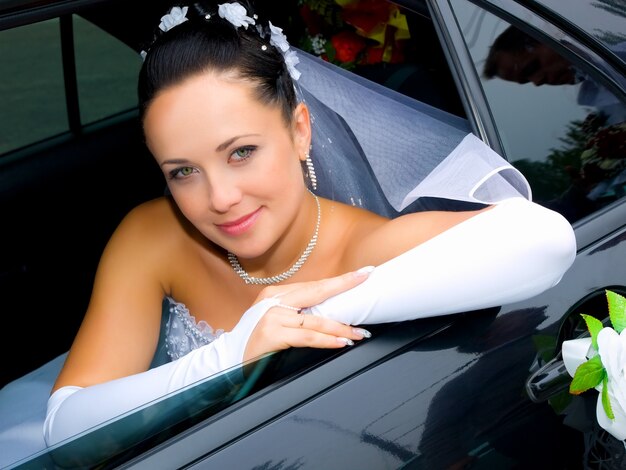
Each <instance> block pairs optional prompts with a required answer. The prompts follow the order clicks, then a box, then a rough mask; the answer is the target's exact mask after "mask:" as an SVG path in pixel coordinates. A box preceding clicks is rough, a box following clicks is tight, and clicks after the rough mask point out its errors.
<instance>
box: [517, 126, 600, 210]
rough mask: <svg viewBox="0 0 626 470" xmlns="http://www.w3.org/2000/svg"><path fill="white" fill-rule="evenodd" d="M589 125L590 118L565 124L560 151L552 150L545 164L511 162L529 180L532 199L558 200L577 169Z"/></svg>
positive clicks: (589, 128)
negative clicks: (565, 129) (565, 128)
mask: <svg viewBox="0 0 626 470" xmlns="http://www.w3.org/2000/svg"><path fill="white" fill-rule="evenodd" d="M591 130H592V126H590V122H589V119H585V120H575V121H572V122H570V123H569V124H568V125H567V131H566V132H565V136H564V137H560V138H559V140H560V141H561V143H562V146H561V147H560V148H551V149H550V153H549V154H548V156H547V157H546V159H545V160H544V161H530V160H528V159H521V160H517V161H515V162H513V165H514V166H515V167H516V168H517V169H518V170H520V171H521V172H522V173H523V174H524V176H526V178H527V179H528V181H530V183H531V186H532V188H533V198H534V199H535V200H537V201H547V200H550V199H553V198H555V197H558V196H559V195H560V194H561V193H563V192H564V191H565V190H566V189H567V188H568V187H569V185H570V184H571V183H572V174H573V173H577V172H578V171H579V170H580V166H581V162H580V155H581V154H582V153H583V151H584V150H585V148H586V145H587V141H588V140H589V137H590V134H591Z"/></svg>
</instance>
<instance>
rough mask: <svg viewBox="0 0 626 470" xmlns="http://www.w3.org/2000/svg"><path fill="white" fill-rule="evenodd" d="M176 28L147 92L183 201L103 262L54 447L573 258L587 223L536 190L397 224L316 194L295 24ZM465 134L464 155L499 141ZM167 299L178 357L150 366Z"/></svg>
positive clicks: (60, 389) (169, 173) (128, 234)
mask: <svg viewBox="0 0 626 470" xmlns="http://www.w3.org/2000/svg"><path fill="white" fill-rule="evenodd" d="M159 26H160V34H159V35H158V36H157V37H156V39H155V40H154V42H153V43H152V44H151V45H150V47H149V48H147V51H146V53H145V61H144V64H143V67H142V69H141V72H140V78H139V99H140V112H141V119H142V123H143V129H144V133H145V138H146V143H147V145H148V147H149V149H150V151H151V152H152V154H153V155H154V158H155V160H156V163H157V165H158V166H159V167H160V168H161V170H162V171H163V174H164V175H165V178H166V180H167V187H168V190H169V193H170V194H168V195H167V196H164V197H161V198H158V199H156V200H152V201H149V202H146V203H144V204H141V205H140V206H138V207H136V208H135V209H134V210H132V211H131V212H130V213H129V214H128V215H127V216H126V217H125V219H124V220H123V221H122V222H121V224H120V225H119V227H118V228H117V230H116V231H115V233H114V234H113V236H112V237H111V239H110V241H109V243H108V245H107V247H106V249H105V251H104V253H103V255H102V258H101V261H100V264H99V268H98V272H97V275H96V279H95V282H94V286H93V292H92V297H91V301H90V304H89V307H88V310H87V313H86V315H85V318H84V321H83V323H82V325H81V327H80V330H79V332H78V334H77V336H76V338H75V341H74V343H73V345H72V347H71V350H70V352H69V355H68V357H67V360H66V362H65V364H64V366H63V368H62V370H61V372H60V374H59V375H58V378H57V380H56V383H55V384H54V387H53V389H52V394H51V396H50V399H49V402H48V413H47V417H46V422H45V426H44V428H45V439H46V442H47V444H48V445H53V444H55V443H58V442H60V441H62V440H64V439H66V438H68V437H71V436H73V435H75V434H77V433H79V432H81V431H83V430H85V429H88V428H90V427H92V426H94V425H97V424H99V423H102V422H104V421H106V420H108V419H110V418H112V417H115V416H118V415H119V414H121V413H124V412H126V411H129V410H131V409H133V408H135V407H136V406H139V405H141V404H144V403H147V402H148V401H150V400H154V399H156V398H159V397H161V396H163V395H165V394H167V393H169V392H171V391H174V390H177V389H179V388H181V387H184V386H186V385H189V384H191V383H193V382H195V381H197V380H200V379H202V378H205V377H208V376H210V375H212V374H215V373H217V372H219V371H223V370H225V369H227V368H230V367H233V366H235V365H237V364H240V363H242V362H245V361H248V360H251V359H254V358H257V357H259V356H261V355H263V354H265V353H269V352H273V351H277V350H281V349H286V348H290V347H315V348H343V347H349V346H351V345H353V344H355V342H358V341H359V340H361V339H363V338H367V337H369V336H370V334H369V332H368V331H367V330H365V329H363V328H362V327H360V326H359V325H366V324H373V323H384V322H390V321H401V320H406V319H413V318H420V317H426V316H432V315H441V314H448V313H455V312H460V311H464V310H472V309H478V308H483V307H489V306H495V305H500V304H502V303H504V302H514V301H517V300H521V299H524V298H527V297H530V296H533V295H536V294H538V293H540V292H542V291H544V290H545V289H547V288H549V287H552V286H553V285H554V284H556V283H557V282H558V281H559V279H560V278H561V276H562V275H563V273H564V272H565V271H566V270H567V269H568V268H569V266H570V265H571V263H572V262H573V259H574V256H575V240H574V236H573V231H572V228H571V226H570V225H569V224H568V223H567V222H566V221H565V220H564V219H563V218H562V217H561V216H560V215H559V214H557V213H555V212H552V211H550V210H548V209H545V208H543V207H541V206H538V205H536V204H534V203H532V202H530V201H529V200H528V199H526V198H524V197H521V196H520V195H519V194H517V195H515V196H507V197H505V198H503V199H502V200H493V201H489V202H490V203H489V204H484V205H483V206H481V207H480V208H479V209H476V210H471V211H422V212H416V213H409V214H405V215H401V216H398V217H393V218H388V217H385V216H383V215H379V214H377V213H374V212H370V211H368V210H366V209H364V208H361V207H355V206H352V205H350V204H345V203H342V202H339V201H337V200H331V199H328V198H324V197H321V196H319V195H316V192H315V191H316V186H317V184H318V182H319V183H322V182H321V181H318V179H321V178H319V175H318V176H316V174H315V165H316V162H315V161H314V160H312V158H311V155H310V154H309V152H310V149H311V146H313V148H314V149H315V148H316V145H317V143H316V142H315V141H313V142H312V119H311V109H310V107H309V106H307V102H306V100H304V101H303V100H302V99H299V96H298V94H297V88H298V82H299V79H300V78H301V77H300V73H301V72H300V71H299V70H298V57H297V56H296V55H295V52H294V51H293V49H292V48H290V47H289V44H288V43H287V41H286V38H285V37H284V36H283V35H282V33H281V30H280V29H279V28H276V27H275V26H274V25H272V24H271V23H267V22H266V21H265V20H264V19H263V18H258V17H257V16H256V15H255V14H254V10H253V9H252V7H251V5H248V4H245V6H244V3H243V2H242V3H227V4H221V5H204V4H194V5H193V6H191V7H189V8H188V7H175V8H172V9H171V10H170V12H169V13H168V14H166V15H165V16H164V17H163V18H162V22H161V24H160V25H159ZM331 91H332V90H331ZM315 125H316V123H314V124H313V127H315ZM461 145H462V146H460V147H459V148H458V149H457V150H455V152H453V153H456V154H458V155H461V157H462V159H463V158H466V157H467V155H468V154H482V153H489V152H491V150H490V149H488V148H487V147H486V146H485V145H484V144H482V143H481V142H480V141H478V139H476V138H475V137H472V136H468V137H467V138H466V139H464V140H463V142H462V144H461ZM413 150H414V152H416V153H419V152H420V151H421V149H420V148H415V149H413ZM459 152H460V153H459ZM332 158H333V159H341V158H345V156H344V155H340V154H334V155H332ZM303 169H304V176H303ZM120 171H131V172H132V171H133V168H132V167H129V168H120ZM136 177H137V178H141V177H142V175H140V174H138V175H136ZM307 183H308V185H309V186H310V187H308V186H307ZM334 184H335V185H336V186H341V184H342V182H341V181H336V182H335V183H334ZM440 186H441V185H440ZM164 298H165V299H167V302H168V303H169V306H170V314H169V319H168V323H167V335H166V338H165V343H164V345H165V347H166V350H167V355H168V360H167V361H166V362H165V363H164V364H161V365H159V366H157V367H152V368H150V367H151V363H152V360H153V357H154V355H155V351H156V350H157V349H158V348H159V347H160V346H163V345H161V344H158V342H159V331H160V327H161V305H162V302H163V299H164Z"/></svg>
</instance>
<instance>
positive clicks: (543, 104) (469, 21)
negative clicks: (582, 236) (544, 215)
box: [451, 0, 626, 222]
mask: <svg viewBox="0 0 626 470" xmlns="http://www.w3.org/2000/svg"><path fill="white" fill-rule="evenodd" d="M451 4H452V5H453V8H454V11H455V13H456V14H457V16H458V21H459V24H460V27H461V30H462V31H463V34H464V37H465V41H466V44H467V47H468V49H469V51H470V54H471V57H472V60H473V62H474V66H475V67H476V70H477V73H478V75H479V76H480V78H481V82H482V85H483V89H484V92H485V94H486V97H487V100H488V102H489V105H490V108H491V112H492V114H493V117H494V118H495V120H496V125H497V127H498V131H499V133H500V137H501V140H502V143H503V146H504V149H505V152H506V156H507V158H508V160H509V161H510V162H512V163H513V164H514V165H515V166H516V167H517V168H518V169H520V170H521V171H522V172H523V173H524V175H525V176H526V178H527V179H528V180H529V182H530V184H531V187H532V190H533V196H534V199H535V201H537V202H539V203H541V204H544V205H546V206H548V207H551V208H553V209H555V210H557V211H559V212H561V213H562V214H563V215H564V216H565V217H566V218H567V219H568V220H569V221H570V222H574V221H576V220H579V219H581V218H582V217H584V216H586V215H589V214H591V213H593V212H594V211H596V210H598V209H600V208H601V207H604V206H605V205H606V204H608V203H610V202H613V201H615V200H616V199H618V198H620V197H621V196H622V195H623V194H624V184H625V182H626V172H625V171H624V170H625V169H626V155H625V149H624V142H625V141H626V124H625V123H624V120H625V119H626V106H625V105H624V103H622V102H621V101H620V100H619V99H618V98H617V97H615V96H614V95H613V94H612V93H611V92H609V91H608V90H607V89H605V88H604V87H603V86H602V85H600V84H599V81H598V80H596V78H595V77H594V76H593V72H592V71H591V70H589V69H588V68H587V67H586V65H585V64H584V63H583V62H577V63H571V62H570V61H568V60H567V59H565V58H564V57H563V56H562V55H561V54H559V52H557V51H556V50H554V49H553V48H551V47H550V46H548V45H546V44H545V43H544V42H543V41H542V39H541V38H540V37H538V36H537V37H532V36H529V35H528V34H526V33H524V32H522V31H521V30H519V29H517V28H515V27H513V26H511V25H510V24H509V23H507V22H505V21H503V20H501V19H499V18H497V17H496V16H494V15H492V14H490V13H487V12H486V11H484V10H481V9H479V8H478V7H476V6H475V5H473V4H471V3H469V2H467V1H465V0H455V1H452V2H451Z"/></svg>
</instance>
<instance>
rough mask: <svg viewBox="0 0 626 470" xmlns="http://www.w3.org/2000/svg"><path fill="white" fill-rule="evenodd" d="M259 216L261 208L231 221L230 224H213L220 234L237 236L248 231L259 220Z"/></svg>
mask: <svg viewBox="0 0 626 470" xmlns="http://www.w3.org/2000/svg"><path fill="white" fill-rule="evenodd" d="M260 214H261V207H259V208H258V209H257V210H255V211H254V212H251V213H250V214H248V215H244V216H243V217H241V218H239V219H237V220H233V221H231V222H226V223H223V224H215V225H216V226H217V228H219V229H220V230H221V231H222V232H224V233H226V234H227V235H231V236H237V235H242V234H244V233H245V232H247V231H248V230H250V229H251V228H252V226H253V225H254V223H255V222H256V220H257V219H258V218H259V215H260Z"/></svg>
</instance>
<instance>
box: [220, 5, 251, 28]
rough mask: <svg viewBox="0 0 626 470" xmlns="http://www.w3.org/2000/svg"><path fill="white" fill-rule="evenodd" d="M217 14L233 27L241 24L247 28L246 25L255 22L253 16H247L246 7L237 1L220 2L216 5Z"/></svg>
mask: <svg viewBox="0 0 626 470" xmlns="http://www.w3.org/2000/svg"><path fill="white" fill-rule="evenodd" d="M217 14H218V15H220V17H221V18H224V19H225V20H226V21H228V22H229V23H231V24H232V25H233V26H234V27H235V28H239V26H243V27H244V28H246V29H248V25H250V24H255V21H254V18H251V17H249V16H248V12H247V11H246V8H245V7H244V6H243V5H241V4H239V3H222V4H221V5H218V8H217Z"/></svg>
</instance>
